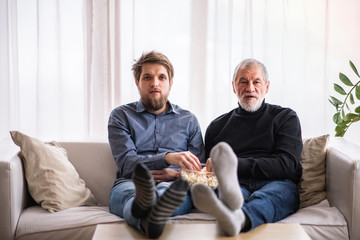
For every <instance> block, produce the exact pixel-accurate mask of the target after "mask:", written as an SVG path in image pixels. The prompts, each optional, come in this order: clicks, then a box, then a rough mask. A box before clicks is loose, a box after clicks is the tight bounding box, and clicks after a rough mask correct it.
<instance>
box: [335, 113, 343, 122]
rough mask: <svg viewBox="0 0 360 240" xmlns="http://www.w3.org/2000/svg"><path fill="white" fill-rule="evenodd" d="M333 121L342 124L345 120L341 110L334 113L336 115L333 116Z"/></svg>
mask: <svg viewBox="0 0 360 240" xmlns="http://www.w3.org/2000/svg"><path fill="white" fill-rule="evenodd" d="M333 121H334V123H336V124H340V123H342V122H343V120H342V118H341V116H340V113H339V112H337V113H335V114H334V116H333Z"/></svg>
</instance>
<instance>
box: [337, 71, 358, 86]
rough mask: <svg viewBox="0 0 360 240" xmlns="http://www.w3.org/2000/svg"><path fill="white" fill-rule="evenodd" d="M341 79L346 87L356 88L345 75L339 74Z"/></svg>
mask: <svg viewBox="0 0 360 240" xmlns="http://www.w3.org/2000/svg"><path fill="white" fill-rule="evenodd" d="M339 78H340V81H342V82H343V83H344V84H345V85H347V86H354V84H352V82H351V81H350V79H349V78H348V77H347V76H346V75H345V74H343V73H339Z"/></svg>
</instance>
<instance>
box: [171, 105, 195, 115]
mask: <svg viewBox="0 0 360 240" xmlns="http://www.w3.org/2000/svg"><path fill="white" fill-rule="evenodd" d="M171 107H172V111H173V112H175V113H178V114H180V115H182V116H191V117H195V114H194V113H192V112H191V111H190V110H187V109H184V108H182V107H180V106H179V105H177V104H173V103H171Z"/></svg>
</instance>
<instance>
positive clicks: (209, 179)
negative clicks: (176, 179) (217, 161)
mask: <svg viewBox="0 0 360 240" xmlns="http://www.w3.org/2000/svg"><path fill="white" fill-rule="evenodd" d="M180 177H181V178H182V179H183V180H185V181H187V182H188V184H189V186H191V185H193V184H195V183H202V184H205V185H207V186H209V187H210V188H211V189H216V188H217V187H218V181H217V178H216V176H215V174H214V172H207V171H206V168H205V167H204V168H203V169H201V171H196V170H189V169H184V168H181V169H180Z"/></svg>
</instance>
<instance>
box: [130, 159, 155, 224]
mask: <svg viewBox="0 0 360 240" xmlns="http://www.w3.org/2000/svg"><path fill="white" fill-rule="evenodd" d="M132 180H133V182H134V184H135V199H134V202H133V205H132V207H131V213H132V214H133V216H134V217H136V218H140V219H144V218H145V217H146V216H147V214H148V212H149V211H150V209H151V206H152V204H153V203H154V202H155V201H156V192H155V182H154V179H153V176H152V175H151V173H150V171H149V169H148V168H147V167H146V166H145V165H144V164H142V163H139V164H137V165H136V167H135V170H134V173H133V176H132Z"/></svg>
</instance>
